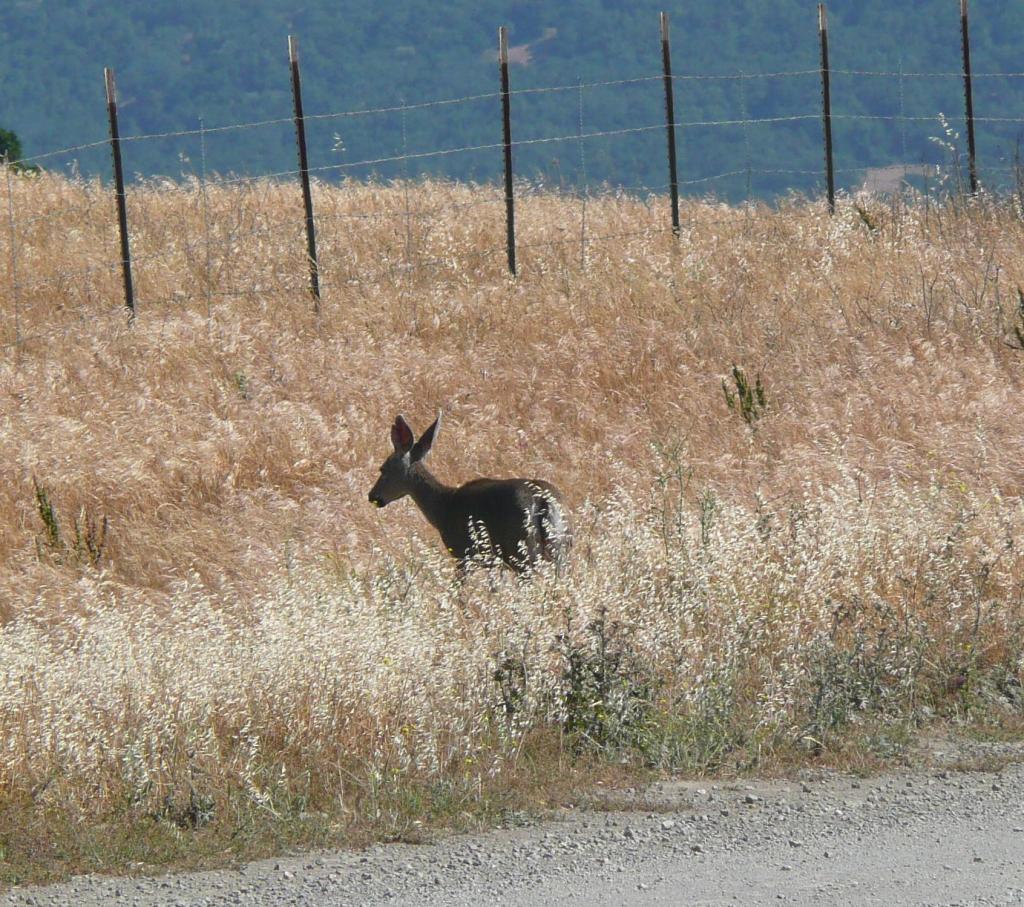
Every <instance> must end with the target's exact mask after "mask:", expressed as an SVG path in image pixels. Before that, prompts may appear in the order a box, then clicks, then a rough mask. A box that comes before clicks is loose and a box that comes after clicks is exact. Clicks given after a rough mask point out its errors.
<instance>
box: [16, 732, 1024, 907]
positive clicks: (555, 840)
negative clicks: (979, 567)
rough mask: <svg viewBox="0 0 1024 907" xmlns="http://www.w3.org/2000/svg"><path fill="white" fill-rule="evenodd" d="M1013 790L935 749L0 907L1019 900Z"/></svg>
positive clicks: (1012, 778) (1022, 780) (996, 769)
mask: <svg viewBox="0 0 1024 907" xmlns="http://www.w3.org/2000/svg"><path fill="white" fill-rule="evenodd" d="M1022 789H1024V744H970V745H967V744H955V745H954V744H950V745H946V744H945V743H943V742H939V743H933V744H932V745H931V746H930V747H929V748H928V750H927V751H926V752H924V753H923V754H922V756H921V761H920V764H919V765H918V766H916V767H915V768H913V769H907V770H903V771H896V772H891V773H888V774H885V775H882V776H879V777H875V778H867V779H863V778H857V777H854V776H851V775H842V774H837V773H832V772H804V773H801V774H800V775H798V776H797V777H795V778H792V779H787V780H777V781H739V782H717V783H712V782H708V783H699V782H685V783H682V782H680V783H663V784H659V785H656V786H654V787H651V788H648V789H645V790H644V791H641V792H637V791H627V792H618V793H616V794H614V795H609V797H608V798H607V803H606V806H608V807H613V808H610V809H604V808H602V809H600V810H567V811H565V812H564V813H562V814H560V815H559V816H557V817H555V818H553V819H550V820H546V821H544V822H541V823H528V824H524V825H523V826H522V827H515V828H505V829H502V830H498V831H495V832H493V833H490V834H485V835H473V836H469V835H463V836H456V837H452V838H448V839H445V840H442V841H440V842H439V843H436V844H430V845H419V846H413V845H381V846H377V847H373V848H371V849H369V850H366V851H363V852H332V853H322V854H314V855H303V856H289V857H282V858H280V859H276V860H268V861H262V862H259V863H253V864H250V865H248V866H245V867H243V868H241V869H240V870H227V871H217V872H203V873H194V874H182V875H176V876H168V877H165V878H157V879H152V878H150V879H105V878H97V877H83V878H79V879H75V880H72V881H71V882H68V883H66V884H63V885H58V886H52V887H46V888H26V889H15V890H13V891H11V892H9V893H8V894H7V895H6V896H5V897H4V898H3V900H2V901H0V903H2V904H19V905H27V904H34V905H47V904H68V903H75V904H78V905H83V907H89V905H100V904H109V903H131V904H140V905H152V904H188V905H233V904H253V905H264V904H266V905H271V904H301V905H327V904H331V905H337V904H352V905H356V904H359V905H375V904H389V905H408V907H411V905H428V907H429V905H434V904H436V905H462V904H465V905H470V904H473V905H476V904H481V903H487V904H507V905H548V904H551V905H556V904H557V905H559V907H565V905H571V904H580V905H583V904H588V905H613V904H614V905H627V907H628V905H647V904H652V905H653V904H726V903H747V904H754V903H769V902H770V903H779V902H782V903H790V904H826V903H840V902H842V903H847V904H869V903H887V904H922V903H929V904H968V903H969V904H1024V798H1022V797H1021V793H1020V792H1021V790H1022Z"/></svg>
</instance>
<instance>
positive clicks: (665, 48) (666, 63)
mask: <svg viewBox="0 0 1024 907" xmlns="http://www.w3.org/2000/svg"><path fill="white" fill-rule="evenodd" d="M661 66H662V72H663V73H664V76H663V77H664V82H665V131H666V133H667V134H668V188H669V194H670V195H671V197H672V232H673V233H675V235H676V236H678V235H679V176H678V174H677V171H676V108H675V95H674V92H673V90H672V88H673V86H672V49H671V47H670V46H669V36H668V13H665V12H663V13H662V14H661Z"/></svg>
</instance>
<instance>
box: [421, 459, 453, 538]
mask: <svg viewBox="0 0 1024 907" xmlns="http://www.w3.org/2000/svg"><path fill="white" fill-rule="evenodd" d="M412 478H413V482H412V490H411V491H410V494H411V495H412V499H413V500H414V501H415V502H416V506H417V507H419V509H420V510H421V511H422V513H423V515H424V516H425V517H426V518H427V520H428V521H429V522H430V525H431V526H433V527H434V528H435V529H437V530H439V531H440V530H441V528H442V526H443V525H444V521H445V516H446V514H447V513H448V508H449V501H450V499H451V495H452V493H453V492H454V491H455V489H454V488H450V487H449V486H447V485H445V484H444V483H443V482H442V481H440V480H439V479H437V478H436V477H435V476H434V474H433V473H432V472H431V471H430V470H429V469H427V467H426V466H424V465H423V464H422V463H418V464H417V465H416V467H415V468H414V469H413V472H412Z"/></svg>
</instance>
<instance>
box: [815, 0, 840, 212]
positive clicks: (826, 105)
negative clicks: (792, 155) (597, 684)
mask: <svg viewBox="0 0 1024 907" xmlns="http://www.w3.org/2000/svg"><path fill="white" fill-rule="evenodd" d="M818 36H819V37H820V39H821V108H822V124H823V128H824V132H825V185H826V186H827V190H828V212H829V214H835V213H836V176H835V168H834V166H833V163H832V88H831V85H830V78H829V76H830V74H831V70H830V69H829V64H828V19H827V18H826V14H825V4H824V3H819V4H818Z"/></svg>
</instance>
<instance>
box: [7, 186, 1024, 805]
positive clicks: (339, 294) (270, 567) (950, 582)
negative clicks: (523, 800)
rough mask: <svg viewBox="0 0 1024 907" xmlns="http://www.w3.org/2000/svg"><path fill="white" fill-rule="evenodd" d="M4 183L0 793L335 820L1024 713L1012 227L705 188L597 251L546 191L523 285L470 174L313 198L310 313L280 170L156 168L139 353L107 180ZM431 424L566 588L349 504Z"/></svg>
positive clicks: (441, 448)
mask: <svg viewBox="0 0 1024 907" xmlns="http://www.w3.org/2000/svg"><path fill="white" fill-rule="evenodd" d="M11 185H12V186H13V198H12V205H13V210H14V212H15V225H14V231H13V233H12V231H10V230H6V231H5V230H0V246H2V249H0V254H2V259H0V260H2V261H4V262H6V263H7V264H6V266H7V268H8V272H9V278H8V280H7V281H6V282H5V285H4V286H3V288H2V289H0V311H2V312H3V322H2V326H0V333H2V338H0V339H2V340H3V342H4V343H5V344H6V346H4V348H3V358H2V361H0V418H2V424H3V431H2V433H0V562H2V567H3V570H2V574H0V617H2V619H3V621H4V626H3V630H2V632H0V702H2V703H3V707H2V709H0V746H2V747H3V759H2V760H0V798H8V800H10V801H11V802H13V801H14V800H18V799H19V798H20V800H19V802H24V801H25V800H26V798H27V801H29V802H31V803H32V804H33V808H43V807H47V806H49V807H54V808H56V807H59V808H60V809H61V810H65V811H68V813H69V814H73V815H76V816H84V817H87V818H91V819H92V820H96V819H98V818H100V817H107V818H109V817H110V816H111V815H122V814H123V815H128V816H135V817H138V816H146V815H155V816H158V817H163V818H171V819H173V820H175V821H178V822H179V824H202V823H204V822H206V821H208V820H213V819H214V817H221V818H222V817H224V816H225V815H226V814H227V813H229V812H230V809H231V808H241V807H237V804H238V803H242V804H247V806H246V808H248V809H251V810H255V811H256V812H257V813H260V814H262V813H266V814H267V815H271V814H273V815H280V814H284V813H288V812H289V810H293V811H303V810H308V809H317V810H323V811H326V812H332V810H333V811H334V812H338V811H340V813H339V814H344V815H349V814H351V815H352V816H357V815H365V814H368V813H373V811H374V810H377V811H378V812H379V811H380V809H381V808H382V807H381V803H382V802H383V800H382V799H381V798H382V797H384V794H385V793H386V792H389V791H390V792H391V793H392V794H393V793H394V791H396V790H401V789H403V788H402V786H403V785H409V784H418V785H425V786H426V788H427V789H429V790H430V791H431V792H432V794H431V796H432V797H433V798H435V799H436V798H438V797H439V796H440V794H439V793H438V792H439V791H441V790H447V791H449V792H450V791H453V790H457V791H461V792H462V793H461V794H460V796H471V795H473V792H474V791H475V792H477V793H480V792H481V791H483V790H485V789H486V788H487V786H488V785H490V784H494V783H496V780H495V779H500V778H503V777H507V776H509V775H511V774H514V772H515V771H516V767H517V765H519V763H520V760H521V759H522V758H524V757H523V754H524V752H525V751H526V750H525V749H524V748H528V747H529V744H530V741H531V740H534V739H536V735H538V734H543V733H545V732H547V731H549V730H551V729H555V731H556V732H557V733H559V734H561V735H563V738H562V739H563V740H565V741H567V745H568V747H569V751H572V750H573V748H583V749H586V748H588V747H589V748H591V749H597V750H598V751H602V752H604V751H613V752H615V753H621V752H625V753H627V754H632V756H635V757H636V758H638V759H639V760H640V761H641V762H643V763H644V764H653V765H661V766H666V767H680V766H685V767H689V768H691V769H696V770H708V769H711V768H714V767H715V766H718V765H721V764H723V762H725V761H728V760H730V759H732V760H734V761H735V760H736V759H739V760H740V761H744V760H745V761H748V762H756V760H757V759H759V758H764V757H766V755H767V754H770V753H772V752H780V751H782V750H785V749H787V748H790V749H801V748H802V749H804V750H808V751H815V752H818V751H820V750H821V749H822V748H827V747H828V746H829V744H830V741H831V740H832V739H834V735H835V734H836V733H838V732H839V731H840V730H841V728H843V727H844V726H847V725H848V724H849V722H850V721H851V720H856V719H857V717H858V716H862V715H864V714H865V713H870V714H872V715H875V716H882V717H883V718H887V717H888V718H891V717H901V718H907V717H908V716H911V717H920V716H922V715H928V714H933V713H934V712H935V711H936V710H945V711H950V710H952V711H953V712H962V711H963V710H965V709H969V708H971V707H974V706H976V705H977V704H978V703H982V704H983V705H984V708H985V709H987V710H989V711H992V710H994V713H995V714H998V713H999V712H1000V711H1005V712H1007V713H1008V714H1009V713H1013V712H1014V711H1015V710H1016V711H1017V712H1019V710H1020V707H1021V693H1020V688H1021V680H1022V672H1024V662H1022V656H1021V639H1022V638H1024V637H1022V634H1021V630H1022V621H1024V601H1022V597H1024V585H1022V584H1024V569H1022V561H1021V555H1020V545H1021V529H1022V526H1024V510H1022V506H1021V493H1022V490H1024V467H1022V463H1024V420H1022V419H1020V418H1019V412H1020V400H1021V392H1022V389H1024V351H1021V350H1020V349H1018V348H1016V347H1017V346H1018V345H1019V344H1018V343H1017V342H1016V333H1015V327H1018V326H1021V325H1022V322H1021V321H1020V319H1021V317H1022V313H1021V311H1020V309H1019V301H1018V294H1017V287H1018V285H1024V258H1022V257H1021V255H1020V249H1021V248H1022V243H1024V223H1022V219H1021V216H1020V212H1018V211H1016V210H1015V209H1014V208H1013V207H1012V206H1011V205H1009V204H1004V203H1002V202H1000V201H998V200H991V199H987V200H981V201H974V202H958V201H951V202H949V203H946V204H942V205H934V204H926V203H924V202H920V203H916V204H911V203H906V202H904V201H900V200H897V201H894V202H881V201H876V200H871V199H866V198H865V199H860V200H856V201H850V200H847V201H846V202H844V203H843V204H842V205H841V206H840V210H839V212H838V214H837V216H836V217H834V218H830V217H829V216H828V215H827V214H826V213H825V211H824V210H823V207H822V206H820V205H818V204H814V203H808V202H804V201H799V200H793V201H791V202H787V203H784V204H781V205H779V206H778V207H777V208H771V209H770V208H767V207H761V206H750V207H744V208H731V207H728V206H725V205H721V204H717V203H713V202H703V201H701V202H698V201H690V202H687V203H685V205H684V208H683V216H684V227H683V230H682V233H681V235H680V236H679V237H678V238H675V237H673V236H672V234H671V233H670V232H666V231H665V230H664V222H665V210H664V207H665V202H664V200H663V199H652V200H647V201H644V200H638V199H635V198H630V197H621V196H617V195H614V194H607V195H602V196H600V197H597V198H591V199H589V200H588V201H587V204H586V234H585V235H586V239H587V241H586V243H585V245H583V246H581V242H580V238H581V216H582V213H583V212H582V205H581V202H580V201H579V200H578V199H572V198H569V197H564V196H560V195H557V194H551V193H542V192H524V194H523V197H522V198H521V199H520V202H519V218H520V241H521V244H522V245H521V250H520V264H521V276H520V277H519V279H517V280H510V279H509V277H508V275H507V273H506V267H505V259H504V249H503V247H502V241H503V230H502V228H503V225H504V224H503V217H502V207H501V199H500V197H498V196H497V195H496V194H495V192H494V191H493V190H492V189H489V188H486V187H472V186H461V185H451V184H435V183H424V184H415V185H408V186H406V185H402V184H398V185H390V186H380V185H356V184H353V185H346V186H343V187H340V188H338V187H328V186H324V185H321V186H317V187H316V193H315V201H316V207H317V211H318V215H319V217H320V218H321V223H320V236H319V238H320V246H321V253H322V266H323V283H324V300H323V308H322V315H321V316H320V317H315V316H314V315H313V314H312V311H311V305H310V300H309V297H308V295H307V294H306V292H305V290H304V280H305V264H304V262H303V260H302V250H303V248H304V244H303V238H302V235H301V224H302V217H301V209H300V197H299V194H298V193H297V192H296V191H295V188H294V187H292V186H290V185H281V184H276V183H255V184H230V183H226V182H220V183H213V184H208V185H206V186H200V185H198V184H193V185H186V186H181V185H176V184H166V185H165V184H159V183H154V184H147V185H143V186H139V187H137V188H135V189H134V190H132V192H131V197H130V200H129V203H130V214H131V219H132V223H133V235H132V241H133V248H134V251H135V254H136V256H137V262H136V274H137V278H138V317H137V319H136V321H135V324H134V326H132V327H128V326H127V325H126V324H125V319H124V317H123V313H122V311H121V308H120V299H121V297H120V274H119V272H118V270H117V269H116V267H111V266H110V265H111V262H115V261H116V258H117V251H116V248H117V247H116V242H117V240H116V220H115V216H114V211H113V207H112V204H111V199H110V197H109V194H108V193H106V192H105V191H103V190H102V189H101V187H100V186H99V185H97V184H95V183H88V182H74V181H69V180H66V179H63V178H59V177H55V176H49V175H43V176H41V177H38V178H18V179H15V180H14V181H13V183H12V184H11ZM0 193H6V188H5V187H4V185H3V184H2V183H0ZM6 202H7V198H6V197H5V198H4V199H3V203H0V210H6V208H7V204H6ZM12 238H13V248H12ZM734 364H735V365H736V366H738V367H739V368H741V369H742V370H743V372H744V373H745V374H746V375H747V376H748V377H749V378H750V380H751V381H753V380H754V378H755V376H758V375H759V376H760V378H761V381H762V384H763V387H764V389H765V406H764V407H763V410H762V409H761V408H759V407H756V408H755V411H754V412H753V413H751V414H750V418H749V420H748V419H744V418H743V417H742V415H741V413H740V412H739V411H738V410H737V409H735V408H733V409H730V407H729V406H728V405H727V401H726V394H725V393H724V392H723V382H725V385H726V389H729V390H730V391H735V389H736V388H735V384H734V378H733V375H732V367H733V365H734ZM440 407H443V408H444V410H445V413H446V419H445V425H444V429H443V432H442V434H441V435H440V436H439V439H438V442H437V444H436V445H435V452H434V454H433V460H434V468H435V471H436V472H437V473H438V474H439V475H440V476H441V477H443V478H446V479H448V480H450V481H453V482H454V481H460V480H465V479H468V478H470V477H473V476H476V475H481V474H493V475H528V476H536V477H540V478H547V479H549V480H552V481H554V482H555V483H556V484H558V485H559V486H560V487H561V488H562V489H563V490H564V491H565V492H566V494H567V497H568V498H569V500H570V502H571V503H572V504H573V506H574V508H575V510H576V513H577V521H578V523H579V539H580V541H579V543H578V545H577V547H576V553H575V558H574V562H573V564H572V567H571V569H570V571H569V572H568V573H567V574H566V575H564V576H547V575H545V576H543V577H541V578H539V579H538V580H537V581H536V582H534V583H531V584H526V585H521V584H517V583H516V582H514V581H512V580H511V579H510V578H508V577H499V578H496V579H493V580H491V581H485V580H483V579H481V578H479V577H478V578H475V579H473V580H471V582H470V584H469V586H468V587H467V588H462V589H460V588H458V587H456V586H453V584H452V571H451V566H450V564H449V563H448V562H447V561H446V560H445V557H444V555H443V553H442V552H441V551H440V550H439V546H438V545H437V543H436V541H435V540H434V539H433V537H432V535H431V532H430V530H429V527H427V525H426V523H425V521H424V520H423V519H422V517H421V516H420V515H419V514H418V513H416V512H415V508H414V507H413V506H412V505H411V503H409V502H404V503H401V504H397V505H394V506H392V507H389V508H388V509H387V510H386V511H383V512H378V511H375V510H373V509H372V508H371V507H369V505H368V503H367V501H366V494H367V491H368V489H369V487H370V485H371V484H372V482H373V480H374V478H375V472H376V466H377V465H378V463H379V461H380V460H381V459H382V458H383V456H384V455H385V453H386V452H387V449H388V440H387V438H388V435H387V429H388V425H389V423H390V421H391V419H392V418H393V416H394V414H395V413H396V412H403V413H405V414H406V415H407V416H408V417H410V419H411V421H412V422H413V424H414V426H417V427H424V426H425V425H426V424H427V421H428V420H429V419H430V418H431V417H432V415H433V413H434V412H435V411H436V409H437V408H440ZM47 506H49V507H51V508H52V516H48V515H47V513H46V507H47ZM737 754H739V755H737ZM417 802H419V801H417ZM231 804H235V805H236V806H235V807H231V806H230V805H231ZM410 808H413V807H410ZM261 811H262V812H261ZM225 821H226V820H225Z"/></svg>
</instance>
